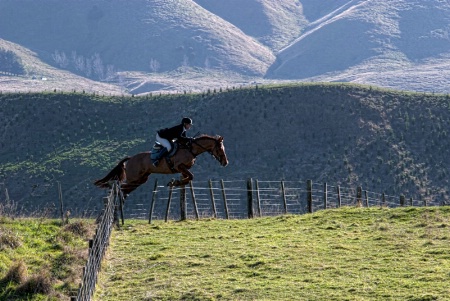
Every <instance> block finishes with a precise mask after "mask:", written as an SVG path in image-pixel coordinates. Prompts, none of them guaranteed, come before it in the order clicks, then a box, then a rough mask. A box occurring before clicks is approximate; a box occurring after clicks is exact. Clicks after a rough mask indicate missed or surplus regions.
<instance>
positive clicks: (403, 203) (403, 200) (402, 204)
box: [400, 194, 405, 207]
mask: <svg viewBox="0 0 450 301" xmlns="http://www.w3.org/2000/svg"><path fill="white" fill-rule="evenodd" d="M400 206H401V207H404V206H405V196H404V195H403V194H401V195H400Z"/></svg>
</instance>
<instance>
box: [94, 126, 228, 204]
mask: <svg viewBox="0 0 450 301" xmlns="http://www.w3.org/2000/svg"><path fill="white" fill-rule="evenodd" d="M204 152H209V153H210V154H211V155H212V156H213V157H214V158H215V159H216V160H217V161H219V162H220V164H221V165H222V166H227V164H228V159H227V155H226V154H225V147H224V145H223V137H221V136H215V137H212V136H208V135H201V136H199V137H196V138H191V139H187V141H186V143H184V144H181V143H179V145H178V149H177V151H176V153H175V154H174V155H173V156H172V157H170V158H169V159H170V161H168V160H160V162H159V164H158V165H157V166H156V167H155V166H153V164H152V160H151V158H150V152H142V153H138V154H136V155H134V156H132V157H126V158H124V159H122V160H121V161H120V162H119V164H117V166H116V167H114V168H113V169H112V170H111V171H110V172H109V173H108V174H107V175H106V176H105V177H104V178H102V179H100V180H96V181H95V182H94V185H95V186H97V187H100V188H109V187H110V182H111V181H119V183H120V186H121V190H122V193H123V194H124V196H125V197H126V196H127V195H128V194H130V192H132V191H133V190H135V189H136V188H137V187H138V186H139V185H142V184H144V183H145V182H147V179H148V177H149V176H150V174H152V173H157V174H176V173H181V175H182V176H183V178H182V179H181V180H174V179H173V180H172V181H171V182H169V183H168V186H181V185H186V184H188V183H189V181H192V179H194V175H193V174H192V173H191V172H190V171H189V169H190V168H191V167H192V166H193V165H194V164H195V160H196V158H197V156H198V155H200V154H202V153H204Z"/></svg>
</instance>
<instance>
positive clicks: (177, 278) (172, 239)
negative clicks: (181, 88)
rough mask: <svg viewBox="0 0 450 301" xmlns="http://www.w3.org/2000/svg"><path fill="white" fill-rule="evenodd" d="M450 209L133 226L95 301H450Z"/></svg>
mask: <svg viewBox="0 0 450 301" xmlns="http://www.w3.org/2000/svg"><path fill="white" fill-rule="evenodd" d="M449 227H450V210H449V208H447V207H439V208H436V207H435V208H403V209H386V208H384V209H380V208H371V209H358V208H341V209H337V210H327V211H321V212H317V213H314V214H308V215H302V216H280V217H277V218H260V219H253V220H227V221H226V220H201V221H199V222H195V221H187V222H169V223H163V222H157V223H155V224H153V225H148V224H147V223H145V222H136V221H134V222H131V221H128V222H127V224H126V226H125V227H124V228H123V229H122V230H120V231H115V232H114V233H113V237H112V242H111V247H110V250H109V252H108V253H109V254H108V256H107V260H106V261H105V262H104V269H103V270H102V273H101V275H100V282H99V286H98V290H97V293H96V299H95V300H102V301H113V300H124V298H127V299H129V300H131V299H132V300H416V301H417V300H422V301H425V300H450V298H449V297H448V296H449V295H450V290H449V288H448V281H449V280H450V274H449V272H448V271H449V268H450V266H449V262H450V261H449V258H450V252H449V250H448V247H447V246H448V240H449Z"/></svg>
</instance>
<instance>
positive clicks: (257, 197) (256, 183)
mask: <svg viewBox="0 0 450 301" xmlns="http://www.w3.org/2000/svg"><path fill="white" fill-rule="evenodd" d="M255 190H256V205H257V206H258V208H257V209H258V216H259V217H261V216H262V212H261V197H260V195H259V184H258V180H255Z"/></svg>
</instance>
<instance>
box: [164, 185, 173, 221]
mask: <svg viewBox="0 0 450 301" xmlns="http://www.w3.org/2000/svg"><path fill="white" fill-rule="evenodd" d="M172 193H173V186H170V187H169V199H168V200H167V208H166V217H165V219H164V220H165V221H166V222H167V220H168V219H169V210H170V202H171V201H172Z"/></svg>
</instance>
